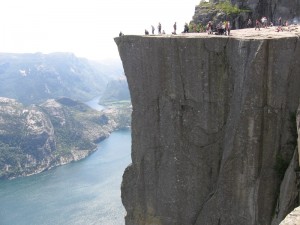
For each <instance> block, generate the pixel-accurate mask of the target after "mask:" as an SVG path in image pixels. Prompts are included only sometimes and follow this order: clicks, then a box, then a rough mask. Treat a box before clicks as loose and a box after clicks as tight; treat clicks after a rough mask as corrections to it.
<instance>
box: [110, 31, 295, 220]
mask: <svg viewBox="0 0 300 225" xmlns="http://www.w3.org/2000/svg"><path fill="white" fill-rule="evenodd" d="M283 33H284V34H283ZM115 41H116V43H117V45H118V49H119V53H120V56H121V59H122V62H123V67H124V70H125V74H126V76H127V80H128V83H129V89H130V93H131V100H132V106H133V113H132V165H131V166H129V167H128V168H127V169H126V171H125V173H124V176H123V183H122V201H123V204H124V206H125V208H126V211H127V215H126V225H150V224H155V225H191V224H193V225H240V224H243V225H269V224H271V223H272V220H273V221H275V220H276V219H277V220H282V219H283V218H284V216H285V215H284V214H286V213H288V212H287V209H286V207H295V206H296V205H297V204H298V203H297V202H296V200H295V198H294V199H292V201H293V202H294V205H293V206H291V205H289V206H283V205H280V206H281V207H279V208H278V205H279V204H281V203H278V199H279V198H280V197H279V196H280V195H283V194H284V193H286V192H287V191H286V190H285V189H284V188H283V189H280V185H281V184H282V183H284V182H283V181H282V180H283V179H284V176H285V177H286V176H288V177H291V176H292V175H291V174H287V173H288V172H287V173H285V172H286V170H287V167H288V166H289V164H290V163H291V164H292V163H293V162H294V160H292V158H293V155H294V156H295V157H296V160H298V159H297V154H296V153H295V151H296V150H295V143H296V141H295V140H296V139H297V134H296V135H295V131H294V130H295V129H293V128H292V127H293V126H294V124H295V121H294V120H295V119H294V115H295V112H296V110H297V107H298V104H299V97H300V91H299V87H300V63H299V56H300V44H299V36H298V35H297V32H288V33H287V32H282V33H280V34H278V33H276V32H274V31H273V33H272V34H271V33H266V34H264V32H263V31H262V32H261V33H256V35H248V36H247V35H243V34H240V35H239V33H238V31H236V33H233V35H232V36H230V37H220V36H207V35H205V34H201V35H196V34H195V35H177V36H123V37H119V38H116V39H115ZM293 166H295V167H296V169H297V168H298V166H297V165H295V164H293ZM287 171H289V170H287ZM292 172H293V170H292ZM293 179H294V178H291V179H287V180H293ZM292 185H293V186H294V187H295V185H296V183H295V182H294V183H292ZM279 217H280V218H279ZM276 223H277V224H278V222H276V221H275V222H273V224H276Z"/></svg>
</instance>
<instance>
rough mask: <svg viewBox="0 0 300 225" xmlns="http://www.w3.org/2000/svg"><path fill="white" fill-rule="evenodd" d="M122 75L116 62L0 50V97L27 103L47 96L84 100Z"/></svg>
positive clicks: (58, 54)
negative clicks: (12, 52)
mask: <svg viewBox="0 0 300 225" xmlns="http://www.w3.org/2000/svg"><path fill="white" fill-rule="evenodd" d="M120 74H122V68H121V66H120V64H119V63H118V62H109V63H107V62H103V63H99V62H95V61H89V60H87V59H84V58H78V57H76V56H75V55H74V54H72V53H52V54H41V53H36V54H8V53H0V79H1V83H0V96H2V97H7V98H13V99H16V100H18V101H19V102H21V103H23V104H26V105H29V104H33V103H34V104H35V103H42V102H43V101H45V100H47V99H51V98H58V97H69V98H72V99H77V100H80V101H87V100H89V99H91V98H93V97H95V96H99V95H101V93H102V92H103V90H104V88H105V87H106V85H107V83H108V81H109V80H110V79H112V78H115V77H117V76H119V75H120Z"/></svg>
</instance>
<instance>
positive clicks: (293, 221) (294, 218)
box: [276, 105, 300, 225]
mask: <svg viewBox="0 0 300 225" xmlns="http://www.w3.org/2000/svg"><path fill="white" fill-rule="evenodd" d="M296 121H297V131H298V151H299V150H300V105H299V108H298V111H297V120H296ZM298 162H299V161H298ZM299 165H300V164H298V168H297V170H296V172H297V174H298V176H299V175H300V171H299ZM286 174H293V172H292V173H288V171H287V173H286ZM297 174H296V175H297ZM291 180H292V179H291ZM294 181H296V182H297V188H298V195H297V197H298V201H299V198H300V196H299V190H300V184H299V178H298V179H295V180H294ZM283 183H284V182H283ZM290 186H291V187H292V186H293V185H292V183H290ZM287 190H289V188H287ZM287 194H288V195H291V194H292V195H294V194H295V191H293V190H291V189H290V190H289V192H287ZM292 199H293V198H292ZM290 200H291V198H289V197H287V198H285V202H286V203H289V202H291V201H290ZM276 222H277V221H276ZM276 224H278V223H276ZM298 224H300V207H298V208H296V209H294V210H293V211H292V212H291V213H290V214H289V215H288V216H287V217H286V218H285V219H284V220H283V221H282V222H281V223H280V225H298Z"/></svg>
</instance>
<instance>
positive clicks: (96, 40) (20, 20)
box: [0, 0, 200, 59]
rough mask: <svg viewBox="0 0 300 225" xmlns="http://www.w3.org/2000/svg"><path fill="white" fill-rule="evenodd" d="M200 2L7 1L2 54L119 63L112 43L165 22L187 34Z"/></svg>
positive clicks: (2, 12)
mask: <svg viewBox="0 0 300 225" xmlns="http://www.w3.org/2000/svg"><path fill="white" fill-rule="evenodd" d="M199 2H200V0H4V1H1V3H0V52H13V53H15V52H21V53H22V52H29V53H33V52H43V53H49V52H73V53H75V54H76V55H77V56H81V57H86V58H90V59H103V58H117V57H118V52H117V47H116V45H115V43H114V41H113V37H116V36H118V34H119V32H120V31H122V32H123V33H124V34H143V33H144V30H145V29H148V30H149V31H150V30H151V25H154V26H155V28H156V31H157V24H158V22H161V24H162V29H164V30H165V31H166V32H167V33H171V32H172V29H173V24H174V22H175V21H176V22H177V24H178V26H177V27H178V28H177V29H178V31H182V30H183V25H184V23H185V22H189V21H190V20H191V19H192V16H193V14H194V9H195V5H196V4H198V3H199Z"/></svg>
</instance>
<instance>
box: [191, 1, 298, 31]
mask: <svg viewBox="0 0 300 225" xmlns="http://www.w3.org/2000/svg"><path fill="white" fill-rule="evenodd" d="M221 2H224V1H222V0H210V1H209V3H208V2H204V1H201V3H200V4H199V5H197V6H196V7H195V14H194V16H193V20H192V23H196V24H199V23H201V24H203V25H206V24H207V22H208V21H210V20H211V21H213V22H214V24H215V25H216V24H217V23H218V22H220V21H224V20H229V21H231V25H232V28H234V29H240V28H245V27H246V26H247V21H248V19H249V18H251V19H252V20H253V22H254V21H255V20H256V19H261V18H262V17H263V16H266V17H267V18H268V19H269V21H272V22H273V23H274V24H276V23H277V21H278V18H279V17H281V18H282V22H284V21H289V24H291V23H294V22H297V23H299V22H300V20H299V19H300V1H299V0H296V1H295V0H285V1H280V0H230V1H228V2H230V3H231V5H232V6H231V7H229V8H228V5H227V7H226V8H224V7H223V9H219V8H218V7H216V5H218V4H219V3H221ZM225 2H226V1H225ZM235 6H236V7H237V8H239V9H240V11H239V12H236V10H233V7H235ZM252 26H254V23H253V24H252Z"/></svg>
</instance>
